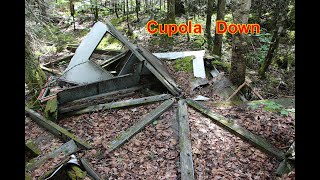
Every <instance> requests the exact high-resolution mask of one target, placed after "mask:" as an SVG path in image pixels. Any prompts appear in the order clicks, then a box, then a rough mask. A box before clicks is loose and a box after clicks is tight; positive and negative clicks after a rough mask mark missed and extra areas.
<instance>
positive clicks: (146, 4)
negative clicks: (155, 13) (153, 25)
mask: <svg viewBox="0 0 320 180" xmlns="http://www.w3.org/2000/svg"><path fill="white" fill-rule="evenodd" d="M144 2H145V3H144V5H145V7H144V11H145V12H146V13H148V12H149V7H148V0H145V1H144Z"/></svg>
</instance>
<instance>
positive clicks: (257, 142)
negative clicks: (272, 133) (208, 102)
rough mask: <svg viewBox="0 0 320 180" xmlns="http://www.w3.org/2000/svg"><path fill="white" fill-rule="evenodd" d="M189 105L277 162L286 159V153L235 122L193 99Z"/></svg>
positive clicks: (188, 100) (189, 101)
mask: <svg viewBox="0 0 320 180" xmlns="http://www.w3.org/2000/svg"><path fill="white" fill-rule="evenodd" d="M186 101H187V103H188V104H189V105H190V106H192V107H193V108H195V109H196V110H198V111H200V112H201V113H203V114H205V115H206V116H208V117H210V119H211V120H213V122H214V123H216V124H217V125H219V126H222V127H223V128H225V129H227V130H228V131H229V132H231V133H232V134H235V135H237V136H238V137H240V138H242V139H243V140H246V141H248V142H249V143H251V144H252V145H254V146H255V147H257V148H259V149H261V150H262V151H264V152H266V153H267V154H269V155H271V156H273V157H275V158H276V159H277V160H280V161H282V160H283V159H284V153H283V152H282V151H280V150H279V149H277V148H275V147H273V146H272V145H271V144H270V143H269V142H267V141H266V140H265V139H263V138H261V137H260V136H257V135H255V134H253V133H251V132H250V131H248V130H247V129H245V128H243V127H241V126H239V125H237V124H236V123H235V122H234V121H232V120H229V119H227V118H225V117H224V116H221V115H219V114H216V113H214V112H212V111H211V110H210V109H208V108H206V107H204V106H203V105H201V104H200V103H198V102H196V101H193V100H191V99H187V100H186Z"/></svg>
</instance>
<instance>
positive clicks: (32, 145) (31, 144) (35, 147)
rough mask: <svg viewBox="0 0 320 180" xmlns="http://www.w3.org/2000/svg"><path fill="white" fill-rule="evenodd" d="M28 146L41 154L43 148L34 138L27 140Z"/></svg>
mask: <svg viewBox="0 0 320 180" xmlns="http://www.w3.org/2000/svg"><path fill="white" fill-rule="evenodd" d="M26 146H27V147H28V148H29V149H30V150H32V151H33V152H34V153H35V154H37V155H40V154H41V150H40V149H39V147H38V146H37V145H36V143H35V142H34V141H32V140H28V141H27V142H26Z"/></svg>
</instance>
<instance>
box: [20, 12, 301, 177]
mask: <svg viewBox="0 0 320 180" xmlns="http://www.w3.org/2000/svg"><path fill="white" fill-rule="evenodd" d="M147 21H148V19H147V18H146V17H144V16H141V17H140V22H134V21H133V20H132V22H131V26H132V27H134V28H133V33H134V35H133V37H134V40H133V41H134V42H135V43H136V44H140V45H142V46H144V47H146V48H147V49H149V50H150V51H151V52H170V51H194V50H202V49H203V47H202V46H199V45H198V44H197V43H198V42H199V41H200V44H201V42H203V41H202V40H201V39H200V40H199V38H201V37H196V36H193V35H191V41H190V42H187V41H186V37H185V36H182V35H179V36H175V38H174V39H173V45H172V46H168V45H166V44H164V43H162V41H161V39H159V36H158V37H153V36H151V35H149V34H147V33H146V31H145V24H146V22H147ZM178 21H179V20H178ZM180 21H183V19H180ZM102 22H103V21H102ZM200 23H203V22H200ZM138 24H139V25H138ZM91 25H92V23H83V24H77V28H78V30H77V31H76V32H77V34H76V35H77V37H78V39H76V41H74V42H75V43H79V42H80V41H81V40H82V38H83V35H85V32H88V29H89V27H90V26H91ZM114 25H115V26H116V27H117V29H118V30H120V31H121V32H122V33H123V34H124V32H123V30H124V29H125V28H124V27H125V25H126V24H125V22H124V21H122V22H118V23H117V24H114ZM202 25H203V27H205V26H204V24H202ZM61 26H63V25H61ZM80 29H82V30H80ZM64 30H65V32H72V26H69V27H68V28H67V29H64ZM229 51H230V47H229V46H226V48H225V49H224V53H228V52H229ZM66 54H70V52H68V51H62V52H60V53H56V52H51V53H48V54H46V55H44V56H42V58H41V61H42V62H45V61H48V60H52V59H54V58H57V57H60V56H64V55H66ZM228 56H229V57H230V54H229V55H227V57H228ZM164 62H165V64H166V68H167V69H168V71H169V72H170V74H171V75H172V77H173V78H174V79H175V80H176V83H177V84H178V85H179V86H180V87H182V88H183V91H185V92H186V96H187V97H190V98H193V97H195V96H196V95H203V96H206V97H210V98H211V99H210V100H209V101H206V102H201V103H202V104H203V105H205V106H206V107H208V108H209V109H211V110H212V111H214V112H216V113H219V114H221V115H223V116H226V117H228V118H231V119H232V120H233V121H235V122H237V123H238V124H239V125H241V126H243V127H245V128H246V129H248V130H250V131H251V132H253V133H254V134H257V135H260V136H262V137H263V138H265V139H266V140H268V141H269V142H270V143H271V144H272V145H274V146H275V147H277V148H279V149H281V150H283V151H286V150H287V149H288V148H289V146H290V145H291V144H292V143H293V142H294V138H295V115H294V113H291V112H290V113H288V115H283V114H280V113H279V112H272V111H267V110H265V109H264V107H263V106H260V107H255V108H252V107H250V106H248V107H243V106H241V105H239V106H228V107H226V106H215V105H214V103H215V102H217V101H223V100H224V99H223V98H222V97H220V96H219V95H218V94H214V92H213V91H212V90H211V89H210V87H211V86H210V85H209V86H206V87H204V88H200V89H196V90H194V91H191V90H190V80H191V78H192V76H193V74H192V72H185V71H176V70H174V67H173V63H172V62H171V61H164ZM255 71H256V70H253V69H248V70H247V72H248V73H247V76H248V77H249V78H250V79H251V80H252V84H251V85H252V86H253V87H254V89H255V90H256V91H257V92H259V94H260V95H262V96H263V97H264V98H265V99H271V98H280V97H284V96H294V70H291V71H290V73H287V72H286V71H285V70H279V69H278V68H274V67H271V68H270V70H269V73H268V76H267V79H265V80H260V79H259V78H258V75H257V74H256V72H255ZM225 74H226V75H228V73H225ZM142 96H143V95H142V94H140V93H135V94H134V95H132V96H131V97H127V98H123V99H131V98H139V97H142ZM159 104H160V103H159V102H157V103H153V104H148V105H144V106H137V107H132V108H125V109H116V110H107V111H102V112H95V113H90V114H83V115H78V116H72V117H69V118H64V119H62V120H60V121H59V122H58V124H59V125H60V126H62V127H64V128H66V129H67V130H69V131H70V132H71V133H73V134H75V135H76V136H78V137H80V138H82V139H84V140H86V141H87V142H89V143H90V145H91V146H92V147H93V148H92V149H91V150H88V151H83V152H80V153H78V155H79V156H80V157H85V158H86V159H88V161H89V162H90V164H92V166H93V168H94V170H95V171H96V172H98V173H99V174H100V175H101V176H102V177H103V178H104V179H119V180H120V179H172V180H173V179H180V170H179V142H178V125H177V124H178V123H177V120H176V114H177V105H176V104H174V105H173V106H172V107H171V108H170V109H169V110H167V111H166V112H165V113H163V114H162V115H161V116H160V117H159V118H158V119H157V121H155V122H154V123H152V124H150V125H148V126H146V127H145V128H144V129H143V130H142V131H141V132H140V133H138V134H136V135H135V136H134V137H133V138H132V139H131V140H129V141H128V142H126V143H125V144H124V145H123V146H121V147H120V148H118V149H116V150H115V151H114V152H112V153H110V154H108V153H106V152H105V151H106V149H107V147H106V144H108V143H109V142H110V141H111V140H112V139H113V138H114V137H116V136H117V135H119V134H120V133H121V132H123V131H125V130H126V129H127V128H129V127H130V126H132V125H133V124H135V123H136V122H138V121H139V119H140V118H142V117H143V116H144V115H145V114H147V113H148V112H150V111H151V110H152V109H155V108H156V107H157V106H158V105H159ZM291 108H292V107H291ZM188 114H189V123H190V130H191V141H192V142H191V143H192V153H193V162H194V169H195V178H196V179H198V180H202V179H275V178H276V175H275V170H276V168H277V167H278V166H279V163H280V162H278V161H277V160H276V159H275V158H272V157H270V156H267V155H266V154H265V153H263V152H261V151H260V150H258V149H256V148H254V147H253V146H252V145H251V144H249V143H247V142H244V141H243V140H242V139H240V138H238V137H236V136H235V135H233V134H231V133H230V132H228V131H226V130H225V129H223V128H221V127H220V126H218V125H216V124H214V123H213V122H212V121H211V120H210V119H208V118H206V117H204V116H202V115H201V114H200V113H198V112H196V111H195V110H193V109H192V108H190V107H188ZM25 124H26V125H25V139H26V140H28V139H33V140H35V141H36V143H37V144H38V145H39V147H41V150H42V153H41V155H40V157H41V156H43V155H45V154H47V153H49V152H51V151H52V150H53V149H55V148H56V147H58V146H60V145H62V144H63V142H62V141H60V140H59V139H56V138H55V137H53V136H52V135H50V133H47V132H46V131H45V130H44V129H42V128H40V127H38V126H37V124H35V123H34V122H32V121H30V120H28V118H27V119H26V123H25ZM57 162H59V157H58V158H56V159H52V160H50V162H48V163H46V164H45V165H44V166H41V167H40V168H38V169H36V170H35V171H33V172H32V174H31V175H32V177H33V178H36V177H39V176H41V175H43V173H45V172H46V171H48V170H49V169H50V168H52V167H53V166H54V165H55V164H57ZM282 179H294V172H293V173H292V174H291V175H290V177H288V176H287V175H285V176H283V177H282Z"/></svg>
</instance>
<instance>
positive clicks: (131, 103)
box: [66, 94, 171, 116]
mask: <svg viewBox="0 0 320 180" xmlns="http://www.w3.org/2000/svg"><path fill="white" fill-rule="evenodd" d="M169 98H171V95H169V94H161V95H156V96H149V97H143V98H138V99H129V100H124V101H118V102H111V103H106V104H99V105H95V106H89V107H87V108H84V109H81V110H79V111H74V112H69V113H66V115H68V116H70V115H79V114H84V113H88V112H95V111H100V110H104V109H114V108H121V107H127V106H136V105H142V104H147V103H151V102H156V101H162V100H166V99H169Z"/></svg>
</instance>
